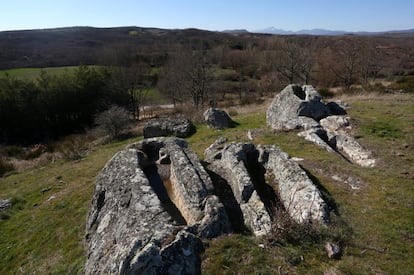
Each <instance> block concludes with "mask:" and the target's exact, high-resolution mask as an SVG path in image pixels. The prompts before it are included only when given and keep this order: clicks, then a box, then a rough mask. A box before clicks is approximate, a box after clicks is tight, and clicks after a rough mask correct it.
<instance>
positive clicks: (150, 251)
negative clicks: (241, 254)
mask: <svg viewBox="0 0 414 275" xmlns="http://www.w3.org/2000/svg"><path fill="white" fill-rule="evenodd" d="M161 170H165V171H164V172H160V171H161ZM212 191H213V186H212V183H211V180H210V178H209V176H208V174H207V173H206V172H205V170H204V168H203V167H202V166H201V164H200V162H199V160H198V158H197V157H196V155H195V153H194V152H192V151H190V150H189V149H188V148H187V143H186V142H185V141H184V140H181V139H177V138H152V139H146V140H143V141H141V142H138V143H135V144H132V145H129V146H128V147H127V148H126V149H125V150H123V151H121V152H119V153H117V154H116V155H115V156H114V157H113V158H112V159H111V160H110V161H109V162H108V163H107V164H106V166H105V167H104V169H103V170H102V172H101V173H100V174H99V176H98V177H97V180H96V183H95V190H94V196H93V199H92V206H91V209H90V211H89V214H88V218H87V225H86V232H87V235H86V245H87V260H86V263H85V268H84V270H85V274H199V273H200V256H199V254H200V252H201V250H202V245H201V241H200V240H199V239H198V237H197V234H200V235H201V236H203V237H215V236H218V235H220V234H222V233H228V232H231V228H230V227H228V225H229V222H228V217H227V214H226V212H225V211H223V206H222V204H221V203H220V202H219V201H218V200H217V199H215V198H214V196H213V195H212ZM209 222H211V223H212V224H210V223H209ZM185 225H191V226H190V227H184V228H183V226H185ZM199 227H200V228H201V233H200V232H198V231H197V229H198V228H199Z"/></svg>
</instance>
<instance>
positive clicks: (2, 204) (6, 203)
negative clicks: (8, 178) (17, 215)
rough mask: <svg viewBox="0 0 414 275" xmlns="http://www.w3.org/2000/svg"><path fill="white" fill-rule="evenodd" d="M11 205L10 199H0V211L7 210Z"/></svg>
mask: <svg viewBox="0 0 414 275" xmlns="http://www.w3.org/2000/svg"><path fill="white" fill-rule="evenodd" d="M11 207H12V202H11V199H5V200H0V212H3V211H6V210H9V209H10V208H11Z"/></svg>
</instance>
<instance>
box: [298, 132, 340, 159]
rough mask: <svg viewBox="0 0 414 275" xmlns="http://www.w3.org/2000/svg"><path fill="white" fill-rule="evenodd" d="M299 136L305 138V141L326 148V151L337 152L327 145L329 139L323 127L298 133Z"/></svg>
mask: <svg viewBox="0 0 414 275" xmlns="http://www.w3.org/2000/svg"><path fill="white" fill-rule="evenodd" d="M298 136H300V137H303V138H305V140H307V141H310V142H313V143H315V144H316V145H318V146H319V147H322V148H324V149H325V150H326V151H328V152H331V153H334V152H335V150H334V149H332V147H331V146H330V145H329V144H328V143H327V141H328V137H327V134H326V131H325V130H323V129H322V128H321V127H318V128H311V129H309V130H306V131H302V132H300V133H298Z"/></svg>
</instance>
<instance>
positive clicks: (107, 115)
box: [95, 106, 129, 138]
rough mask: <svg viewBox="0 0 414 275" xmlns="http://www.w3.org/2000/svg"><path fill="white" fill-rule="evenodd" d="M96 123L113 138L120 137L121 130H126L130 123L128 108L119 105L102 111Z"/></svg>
mask: <svg viewBox="0 0 414 275" xmlns="http://www.w3.org/2000/svg"><path fill="white" fill-rule="evenodd" d="M95 123H96V124H97V125H98V128H99V129H101V130H102V131H103V132H104V133H105V134H107V135H109V136H110V137H111V138H119V137H120V135H121V132H122V131H123V130H125V129H126V128H127V126H128V124H129V115H128V112H127V110H125V109H124V108H122V107H119V106H112V107H111V108H109V109H108V110H106V111H104V112H102V113H100V114H99V115H98V116H97V117H96V119H95Z"/></svg>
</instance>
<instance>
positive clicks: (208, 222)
mask: <svg viewBox="0 0 414 275" xmlns="http://www.w3.org/2000/svg"><path fill="white" fill-rule="evenodd" d="M232 231H233V230H232V226H231V224H230V222H229V219H228V217H227V213H226V210H225V208H224V206H223V204H222V203H221V202H220V200H219V198H218V197H217V196H215V195H212V196H210V197H208V198H207V199H206V202H205V206H204V218H203V219H202V221H201V223H200V226H199V232H200V236H201V237H202V238H207V239H212V238H216V237H218V236H220V235H223V234H228V233H231V232H232Z"/></svg>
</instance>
